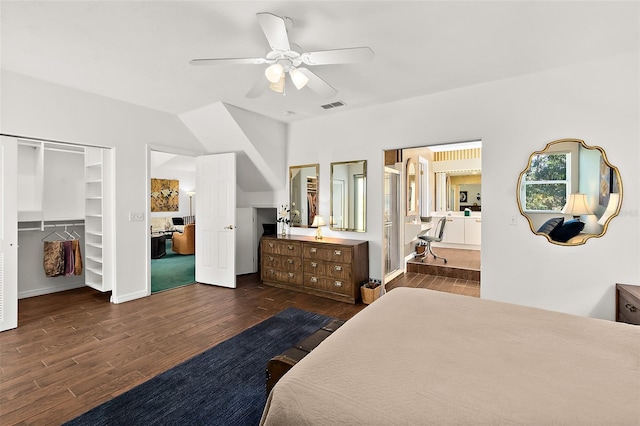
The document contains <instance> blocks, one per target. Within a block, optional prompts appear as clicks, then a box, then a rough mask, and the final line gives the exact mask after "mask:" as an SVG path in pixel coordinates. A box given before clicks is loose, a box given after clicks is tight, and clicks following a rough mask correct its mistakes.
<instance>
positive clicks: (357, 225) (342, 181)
mask: <svg viewBox="0 0 640 426" xmlns="http://www.w3.org/2000/svg"><path fill="white" fill-rule="evenodd" d="M330 204H331V207H330V213H329V226H330V227H331V229H332V230H336V231H354V232H365V231H366V230H367V160H360V161H344V162H341V163H331V203H330Z"/></svg>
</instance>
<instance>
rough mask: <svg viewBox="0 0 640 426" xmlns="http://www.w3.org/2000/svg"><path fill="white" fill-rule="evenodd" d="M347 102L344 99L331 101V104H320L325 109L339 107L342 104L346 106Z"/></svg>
mask: <svg viewBox="0 0 640 426" xmlns="http://www.w3.org/2000/svg"><path fill="white" fill-rule="evenodd" d="M345 105H346V104H345V103H344V102H342V101H336V102H331V103H330V104H324V105H320V106H321V107H322V108H324V109H331V108H338V107H341V106H345Z"/></svg>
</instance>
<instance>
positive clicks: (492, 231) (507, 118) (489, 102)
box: [288, 53, 640, 319]
mask: <svg viewBox="0 0 640 426" xmlns="http://www.w3.org/2000/svg"><path fill="white" fill-rule="evenodd" d="M639 76H640V67H639V55H638V53H635V54H625V55H619V56H615V57H610V58H606V59H602V60H599V61H593V62H589V63H581V64H577V65H573V66H568V67H564V68H559V69H554V70H549V71H545V72H540V73H536V74H531V75H526V76H522V77H518V78H510V79H505V80H500V81H496V82H491V83H486V84H481V85H477V86H472V87H467V88H461V89H457V90H452V91H448V92H444V93H438V94H434V95H430V96H423V97H417V98H413V99H409V100H405V101H400V102H395V103H392V104H387V105H384V106H380V107H371V108H366V109H360V110H355V111H352V112H344V113H341V114H339V115H337V114H336V115H328V116H327V117H325V118H319V119H313V120H306V121H302V122H298V123H294V124H292V125H290V129H289V146H288V163H289V165H296V164H308V163H315V162H318V163H320V176H319V182H320V197H319V201H320V204H319V212H320V214H323V215H328V213H329V163H331V162H335V161H348V160H361V159H366V160H367V161H368V164H367V232H366V233H364V234H360V233H357V234H356V233H348V232H337V231H329V230H327V231H325V232H323V234H325V235H328V236H329V235H330V236H335V237H340V238H353V239H366V240H369V242H370V243H369V244H370V245H369V253H370V276H371V277H376V278H379V277H381V276H382V264H381V261H382V202H383V200H382V194H383V187H382V185H383V150H385V149H394V148H408V147H415V146H423V145H433V144H440V143H444V142H455V141H465V140H473V139H481V140H482V142H483V146H482V149H483V151H482V174H483V181H482V192H483V206H482V210H483V211H482V216H483V221H482V235H483V240H482V241H483V243H482V285H481V289H482V290H481V292H482V297H483V298H487V299H494V300H501V301H505V302H512V303H517V304H522V305H528V306H535V307H540V308H545V309H550V310H555V311H561V312H567V313H572V314H577V315H582V316H591V317H597V318H604V319H614V317H615V309H614V308H615V291H614V289H615V284H616V283H617V282H620V283H630V284H640V266H639V264H638V258H640V217H639V216H640V215H639V207H638V206H639V195H640V175H639V170H640V148H639V145H640V129H639V124H638V118H639V117H640V101H639V90H640V84H639V80H640V77H639ZM613 106H615V107H613ZM562 138H577V139H583V140H585V142H586V143H587V144H589V145H597V146H601V147H603V148H604V149H605V151H606V152H607V156H608V159H609V160H610V162H611V163H612V164H613V165H615V166H617V167H619V169H620V172H621V175H622V181H623V186H624V200H623V204H622V211H621V214H620V216H619V217H617V218H614V219H613V220H612V221H611V223H610V225H609V229H608V231H607V234H606V235H605V236H604V237H603V238H596V239H590V240H589V241H587V243H586V244H585V245H583V246H578V247H563V246H557V245H553V244H550V243H548V242H547V241H546V239H544V238H543V237H539V236H536V235H534V234H532V233H531V231H530V230H529V226H528V224H527V222H526V220H524V218H522V217H520V213H519V210H518V206H517V204H516V186H517V180H518V175H519V173H520V171H521V170H522V169H523V168H524V167H525V165H526V162H527V160H528V158H529V155H530V153H531V152H533V151H536V150H540V149H542V148H544V146H545V145H546V143H548V142H550V141H553V140H557V139H562ZM309 146H322V147H323V149H322V150H321V151H320V152H318V151H313V152H311V151H310V150H309V149H308V147H309ZM512 216H515V217H517V218H518V219H517V224H516V225H515V226H513V225H510V218H511V217H512ZM305 231H306V232H305ZM292 232H296V233H306V234H308V233H309V232H308V230H299V229H295V228H294V229H292Z"/></svg>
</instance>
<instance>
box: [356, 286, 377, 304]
mask: <svg viewBox="0 0 640 426" xmlns="http://www.w3.org/2000/svg"><path fill="white" fill-rule="evenodd" d="M360 295H361V296H362V303H364V304H366V305H369V304H371V303H373V302H375V301H376V299H378V297H380V284H379V283H371V282H369V283H366V284H363V285H362V286H361V287H360Z"/></svg>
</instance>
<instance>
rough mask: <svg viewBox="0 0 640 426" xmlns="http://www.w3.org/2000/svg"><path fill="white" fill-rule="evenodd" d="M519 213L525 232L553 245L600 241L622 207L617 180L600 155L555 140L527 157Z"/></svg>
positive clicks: (574, 142)
mask: <svg viewBox="0 0 640 426" xmlns="http://www.w3.org/2000/svg"><path fill="white" fill-rule="evenodd" d="M517 188H518V190H517V200H518V207H519V209H520V213H521V214H522V215H523V216H524V217H525V218H527V221H528V222H529V227H530V228H531V231H532V232H533V233H534V234H536V235H541V236H544V237H546V238H547V240H548V241H549V242H551V243H553V244H559V245H570V246H572V245H580V244H584V243H585V242H586V241H587V240H588V239H589V238H592V237H601V236H603V235H604V234H605V232H606V231H607V226H608V225H609V222H610V221H611V219H613V218H614V217H615V216H617V215H618V213H619V212H620V208H621V206H622V180H621V179H620V172H619V171H618V168H617V167H615V166H614V165H612V164H611V163H610V162H609V161H608V160H607V155H606V153H605V151H604V150H603V149H602V148H600V147H598V146H589V145H587V144H586V143H585V142H584V141H582V140H580V139H561V140H557V141H553V142H550V143H548V144H547V146H546V147H545V148H544V149H543V150H542V151H536V152H534V153H533V154H531V156H530V157H529V161H528V163H527V166H526V167H525V169H524V170H523V171H522V173H520V177H519V179H518V187H517Z"/></svg>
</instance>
